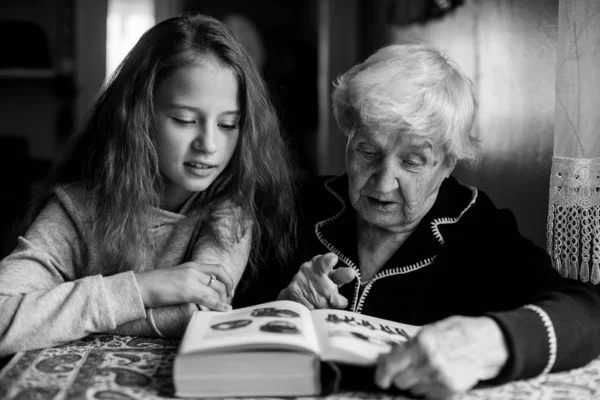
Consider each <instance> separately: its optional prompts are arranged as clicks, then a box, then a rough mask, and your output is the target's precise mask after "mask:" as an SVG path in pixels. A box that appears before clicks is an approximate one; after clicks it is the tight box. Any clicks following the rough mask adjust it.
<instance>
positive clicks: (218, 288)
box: [135, 261, 233, 311]
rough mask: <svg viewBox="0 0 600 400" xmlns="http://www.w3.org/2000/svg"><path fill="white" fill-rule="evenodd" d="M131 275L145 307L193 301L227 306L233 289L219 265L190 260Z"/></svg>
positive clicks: (213, 307) (219, 307)
mask: <svg viewBox="0 0 600 400" xmlns="http://www.w3.org/2000/svg"><path fill="white" fill-rule="evenodd" d="M211 277H214V279H212V280H211ZM135 278H136V280H137V283H138V286H139V288H140V292H141V294H142V300H143V302H144V306H145V307H146V308H155V307H165V306H172V305H177V304H185V303H196V304H198V305H203V306H206V307H208V308H209V309H211V310H215V311H229V310H231V306H230V305H229V304H228V302H227V301H228V298H229V297H230V296H231V295H232V293H233V280H232V279H231V276H229V273H227V271H225V269H224V268H223V267H222V266H221V265H217V264H198V263H195V262H193V261H190V262H186V263H183V264H181V265H178V266H176V267H172V268H165V269H157V270H154V271H145V272H136V273H135Z"/></svg>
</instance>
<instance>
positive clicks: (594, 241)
mask: <svg viewBox="0 0 600 400" xmlns="http://www.w3.org/2000/svg"><path fill="white" fill-rule="evenodd" d="M546 239H547V240H546V243H547V250H548V253H549V254H550V256H551V257H552V265H553V266H554V268H556V269H557V270H558V271H559V272H560V273H561V274H562V275H563V276H564V277H570V278H572V279H580V280H581V281H583V282H588V281H591V282H592V283H593V284H595V285H597V284H598V283H600V158H587V159H586V158H567V157H553V159H552V172H551V175H550V200H549V207H548V223H547V230H546Z"/></svg>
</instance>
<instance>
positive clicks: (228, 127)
mask: <svg viewBox="0 0 600 400" xmlns="http://www.w3.org/2000/svg"><path fill="white" fill-rule="evenodd" d="M237 127H238V125H237V124H231V125H230V124H219V128H221V129H223V130H224V131H232V130H234V129H237Z"/></svg>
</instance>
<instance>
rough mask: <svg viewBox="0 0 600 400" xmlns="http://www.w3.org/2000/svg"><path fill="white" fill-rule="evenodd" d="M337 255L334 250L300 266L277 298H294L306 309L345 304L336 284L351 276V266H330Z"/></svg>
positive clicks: (345, 280) (343, 282)
mask: <svg viewBox="0 0 600 400" xmlns="http://www.w3.org/2000/svg"><path fill="white" fill-rule="evenodd" d="M337 262H338V257H337V256H336V255H335V254H333V253H327V254H325V255H320V254H319V255H317V256H315V257H313V259H312V260H310V261H307V262H305V263H304V264H302V265H301V266H300V270H299V271H298V273H297V274H296V276H294V279H293V280H292V283H290V285H289V286H288V287H287V288H285V289H283V290H282V291H281V292H280V293H279V297H278V299H279V300H293V301H296V302H298V303H301V304H304V305H305V306H306V307H308V309H309V310H313V309H315V308H317V309H322V308H345V307H346V306H347V305H348V299H346V298H345V297H344V296H342V295H341V294H339V292H338V288H339V287H340V286H342V285H344V284H346V283H348V282H350V281H352V280H353V279H354V277H355V276H356V273H355V271H354V270H353V269H352V268H348V267H344V268H338V269H335V270H334V269H333V267H334V266H335V265H336V264H337Z"/></svg>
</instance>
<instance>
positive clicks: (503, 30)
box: [0, 0, 558, 255]
mask: <svg viewBox="0 0 600 400" xmlns="http://www.w3.org/2000/svg"><path fill="white" fill-rule="evenodd" d="M107 1H108V0H97V1H92V2H88V1H86V0H47V1H45V2H36V1H35V0H21V1H19V2H10V1H0V20H2V21H6V20H20V21H25V22H29V23H34V24H36V26H38V27H39V28H40V30H41V32H43V33H44V35H45V38H46V39H45V40H46V43H45V47H46V49H47V52H48V60H49V63H48V65H46V66H44V67H43V68H37V69H35V70H32V69H31V68H24V67H18V68H13V67H14V66H13V65H10V64H11V62H12V61H14V58H13V57H9V56H6V54H10V53H8V52H6V51H4V50H6V48H7V46H9V42H8V41H9V40H10V41H11V43H13V44H14V43H15V42H16V43H21V44H22V48H23V49H25V50H28V49H29V47H28V45H27V40H26V39H27V38H26V37H22V36H19V34H15V35H13V36H9V37H3V38H2V39H0V54H2V55H3V57H4V58H0V62H3V63H4V64H2V65H0V163H2V164H1V165H0V179H2V189H1V192H0V229H1V230H0V236H1V237H2V239H1V240H2V242H1V243H0V244H1V246H0V252H2V254H0V255H3V254H4V253H5V252H6V251H8V250H7V249H9V248H12V245H13V242H12V239H6V238H7V237H10V235H9V234H8V232H9V231H10V226H11V224H12V222H13V221H14V220H15V218H16V216H17V215H19V213H20V212H21V211H22V210H23V209H24V208H26V205H27V202H28V201H29V199H30V198H31V197H32V196H34V195H35V194H36V188H37V185H38V184H39V182H40V179H41V178H43V176H44V175H45V173H46V172H47V171H48V169H49V167H50V166H51V165H52V164H53V163H54V162H56V160H57V159H58V158H59V157H60V152H61V149H62V143H63V139H64V138H65V137H66V136H67V135H68V133H69V132H70V131H71V129H72V128H73V127H76V126H78V125H79V124H80V123H81V121H82V120H83V118H84V116H85V113H86V112H87V110H88V108H89V105H90V104H91V102H92V101H93V99H94V97H95V95H96V94H97V92H98V90H99V89H100V86H101V85H102V81H103V77H104V64H105V53H104V52H105V38H106V24H105V17H106V13H107ZM431 3H433V2H428V1H409V0H298V1H293V2H292V1H288V2H281V1H275V0H254V1H243V0H208V1H194V0H157V17H158V18H157V20H160V19H163V18H166V17H168V16H171V15H174V14H176V13H177V12H179V11H185V10H191V9H195V10H198V11H201V12H204V13H207V14H211V15H213V16H215V17H216V18H219V19H225V18H228V17H231V16H232V15H236V16H243V17H244V18H246V19H247V20H249V21H251V23H252V24H253V25H254V27H255V29H256V32H257V33H258V36H259V37H260V40H261V42H262V46H263V47H264V62H263V64H262V66H261V68H262V70H263V73H264V76H265V79H266V81H267V83H268V84H269V87H270V90H271V93H272V94H273V97H274V99H275V102H276V104H277V106H278V112H279V115H280V117H281V119H282V121H283V125H284V127H285V129H286V132H287V134H288V136H289V139H290V142H291V144H292V146H293V149H294V153H295V154H296V157H297V161H298V164H299V166H300V167H301V168H302V173H303V174H304V175H305V176H310V175H314V174H321V173H323V174H333V173H340V172H342V171H343V169H344V156H343V154H344V149H343V147H344V138H343V135H342V134H341V133H340V132H339V130H338V129H337V127H336V126H335V122H334V121H333V117H332V115H331V109H330V103H329V99H330V97H329V96H330V92H331V82H332V80H333V79H334V78H335V77H336V76H337V75H338V74H340V73H343V72H345V71H346V70H347V69H348V68H350V67H351V66H352V65H353V64H355V63H357V62H359V61H362V60H363V59H364V58H365V57H367V56H368V55H369V54H370V53H372V52H373V51H374V50H375V49H376V48H378V47H380V46H382V45H384V44H388V43H394V42H398V41H401V40H404V39H408V38H422V39H425V40H428V41H430V42H432V43H434V44H436V45H438V46H439V47H441V48H443V49H444V50H446V52H447V53H448V55H449V56H451V57H452V58H454V59H455V60H456V61H457V62H458V63H459V64H460V66H461V67H462V68H463V69H464V70H465V72H466V73H467V74H468V75H470V76H471V77H472V78H473V80H474V82H475V85H476V89H477V94H478V97H479V103H480V113H479V116H478V119H477V122H476V131H477V133H478V135H479V136H480V137H481V138H482V140H483V144H484V147H485V157H484V159H483V162H482V163H481V165H480V166H479V167H478V168H477V169H475V170H472V169H465V168H459V170H457V172H456V176H457V177H459V179H461V180H463V181H464V182H465V183H468V184H475V185H477V186H478V187H480V188H482V189H484V190H486V191H487V192H488V193H489V194H490V195H491V197H492V199H493V200H495V202H496V203H497V205H498V206H500V207H507V208H510V209H512V210H513V211H514V212H515V214H516V216H517V219H518V221H519V225H520V227H521V230H522V231H523V233H524V234H525V235H526V236H528V237H530V238H531V239H533V240H534V241H535V242H536V243H538V244H539V245H542V246H543V245H544V241H545V220H546V214H547V203H548V180H549V172H550V164H551V156H552V142H553V126H554V82H555V62H556V61H555V58H556V39H557V16H558V9H557V4H558V0H530V1H527V2H517V1H509V0H495V1H494V0H465V1H463V2H462V3H463V4H461V5H458V6H457V7H456V8H455V9H453V10H451V11H450V12H448V13H445V14H444V15H439V16H437V17H436V18H433V19H430V20H420V21H416V22H411V21H408V20H407V18H405V17H406V15H407V14H406V10H408V9H410V8H411V7H412V8H414V7H420V6H422V5H424V4H431ZM459 3H460V2H459ZM407 7H408V8H407ZM403 10H405V11H403ZM403 12H404V13H403ZM2 26H6V24H5V23H4V25H3V22H0V29H1V28H2ZM40 54H41V53H40Z"/></svg>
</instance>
